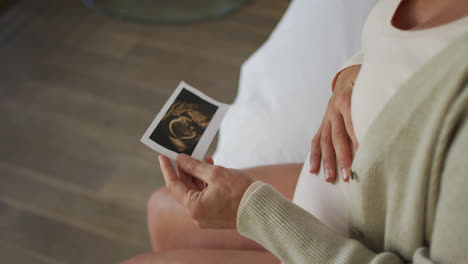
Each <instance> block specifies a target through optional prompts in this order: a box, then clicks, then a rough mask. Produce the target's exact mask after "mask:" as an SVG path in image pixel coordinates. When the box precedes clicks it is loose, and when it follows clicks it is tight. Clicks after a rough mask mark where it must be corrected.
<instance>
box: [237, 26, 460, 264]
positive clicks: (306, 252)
mask: <svg viewBox="0 0 468 264" xmlns="http://www.w3.org/2000/svg"><path fill="white" fill-rule="evenodd" d="M352 171H353V175H354V179H353V180H352V181H351V182H350V183H349V184H350V186H349V201H347V202H348V203H349V206H348V208H349V216H350V220H349V227H350V235H351V238H344V237H340V236H338V235H336V234H335V233H333V232H331V231H330V230H329V229H327V228H326V227H325V226H324V225H323V224H322V223H321V222H320V221H318V220H317V219H316V218H315V217H314V216H312V215H310V214H308V213H307V212H306V211H304V210H302V209H301V208H300V207H298V206H296V205H295V204H293V203H292V202H290V201H288V200H287V199H286V198H284V197H283V196H282V195H281V194H279V193H278V192H277V191H276V190H274V189H273V188H272V187H271V186H269V185H266V184H262V186H260V187H258V188H256V189H255V190H254V191H253V192H250V193H248V195H247V197H244V202H243V204H242V206H241V207H240V208H239V211H238V216H237V228H238V231H239V232H240V233H241V234H242V235H244V236H246V237H248V238H250V239H253V240H255V241H257V242H258V243H260V244H261V245H263V246H264V247H265V248H266V249H268V250H269V251H271V252H272V253H274V254H275V255H276V256H278V257H279V258H280V259H281V260H282V261H283V262H285V263H286V264H294V263H320V264H323V263H376V264H377V263H379V264H381V263H408V262H412V263H418V264H419V263H468V34H465V35H463V36H462V37H461V38H459V39H458V40H457V41H455V42H454V43H453V44H451V45H450V46H449V47H448V48H446V49H445V50H444V51H442V52H441V53H439V54H438V55H437V56H435V57H434V58H433V59H431V60H430V62H428V64H426V65H425V66H423V67H422V68H421V69H420V70H419V71H418V72H417V73H416V74H415V75H414V76H413V77H412V78H411V79H410V80H409V81H408V82H407V83H406V84H405V85H404V86H403V87H402V88H401V89H399V91H398V92H397V93H396V94H395V96H394V97H393V98H392V99H391V100H390V101H389V103H388V104H387V105H386V106H385V108H384V109H383V111H382V112H381V114H380V115H379V116H378V118H377V119H376V120H375V121H374V123H373V124H372V125H371V127H370V128H369V130H368V132H367V135H366V137H365V138H364V140H363V142H361V144H360V147H359V150H358V152H357V153H356V156H355V159H354V162H353V166H352ZM311 177H313V176H311ZM255 184H257V185H258V184H260V183H255ZM343 202H346V201H343Z"/></svg>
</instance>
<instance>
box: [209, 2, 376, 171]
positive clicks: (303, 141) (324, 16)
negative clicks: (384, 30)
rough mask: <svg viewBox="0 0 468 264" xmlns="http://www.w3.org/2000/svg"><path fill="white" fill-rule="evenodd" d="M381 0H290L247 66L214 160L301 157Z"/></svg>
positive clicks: (238, 164)
mask: <svg viewBox="0 0 468 264" xmlns="http://www.w3.org/2000/svg"><path fill="white" fill-rule="evenodd" d="M375 1H376V0H353V1H349V0H327V1H323V0H293V1H292V2H291V4H290V6H289V8H288V10H287V11H286V13H285V15H284V17H283V18H282V20H281V21H280V23H279V24H278V26H277V27H276V29H275V30H274V32H273V33H272V34H271V36H270V38H269V39H268V40H267V41H266V42H265V44H264V45H263V46H262V47H261V48H260V49H259V50H257V51H256V52H255V53H254V54H253V55H252V56H251V57H250V58H249V59H248V60H247V61H246V62H245V63H244V65H243V66H242V69H241V78H240V82H239V92H238V95H237V98H236V100H235V102H234V103H233V105H232V106H231V108H230V110H229V111H228V113H227V115H226V117H225V119H224V121H223V123H222V125H221V129H220V136H219V141H218V147H217V151H216V153H215V154H214V159H215V161H216V163H217V164H220V165H223V166H227V167H233V168H245V167H252V166H258V165H266V164H277V163H286V162H302V161H303V160H304V157H305V156H306V155H307V153H308V152H309V150H310V140H311V138H312V137H313V135H314V134H315V132H316V130H317V129H318V127H319V126H320V123H321V120H322V118H323V114H324V112H325V109H326V106H327V103H328V99H329V98H330V96H331V89H330V85H331V80H332V78H333V76H334V74H335V73H336V70H337V69H338V68H339V66H340V65H341V64H342V63H343V62H344V61H345V60H346V59H347V58H349V57H350V56H351V55H352V54H354V53H355V52H356V51H358V49H359V47H360V39H361V38H360V36H361V35H360V32H361V28H362V25H363V23H364V20H365V18H366V15H367V13H368V11H369V10H370V8H371V7H372V6H373V4H374V3H375Z"/></svg>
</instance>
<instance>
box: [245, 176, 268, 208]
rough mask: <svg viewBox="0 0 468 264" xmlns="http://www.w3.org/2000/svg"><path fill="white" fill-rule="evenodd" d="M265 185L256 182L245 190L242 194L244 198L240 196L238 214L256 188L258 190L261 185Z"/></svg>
mask: <svg viewBox="0 0 468 264" xmlns="http://www.w3.org/2000/svg"><path fill="white" fill-rule="evenodd" d="M264 184H265V183H263V182H261V181H256V182H254V183H252V184H251V185H250V186H249V188H247V190H246V191H245V193H244V196H242V200H241V202H240V204H239V209H238V212H239V211H241V209H242V208H243V207H244V205H245V203H246V202H247V200H248V199H249V197H250V195H251V194H252V193H254V192H255V191H256V190H257V189H258V188H260V187H261V186H262V185H264Z"/></svg>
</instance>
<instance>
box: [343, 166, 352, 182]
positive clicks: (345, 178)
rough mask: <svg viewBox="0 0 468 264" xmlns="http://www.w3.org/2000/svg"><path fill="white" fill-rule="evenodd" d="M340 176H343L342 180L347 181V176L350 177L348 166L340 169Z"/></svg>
mask: <svg viewBox="0 0 468 264" xmlns="http://www.w3.org/2000/svg"><path fill="white" fill-rule="evenodd" d="M341 177H342V178H343V181H345V182H349V178H350V177H351V172H350V169H349V168H343V169H341Z"/></svg>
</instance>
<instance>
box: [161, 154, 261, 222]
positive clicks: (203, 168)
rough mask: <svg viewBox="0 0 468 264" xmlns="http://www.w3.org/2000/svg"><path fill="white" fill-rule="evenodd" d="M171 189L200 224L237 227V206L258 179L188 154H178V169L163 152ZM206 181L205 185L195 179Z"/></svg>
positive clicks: (167, 181) (166, 177)
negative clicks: (175, 168)
mask: <svg viewBox="0 0 468 264" xmlns="http://www.w3.org/2000/svg"><path fill="white" fill-rule="evenodd" d="M159 162H160V165H161V170H162V173H163V175H164V180H165V182H166V186H167V189H168V190H169V192H170V193H171V194H172V196H173V197H174V198H175V199H176V200H177V202H179V203H180V204H181V205H182V206H183V207H185V209H186V210H187V212H188V214H189V215H190V216H191V217H192V218H193V220H195V223H196V224H197V225H198V226H199V227H200V228H216V229H235V228H236V227H237V223H236V222H237V221H236V219H237V210H238V208H239V204H240V201H241V200H242V197H243V195H244V193H245V191H246V190H247V188H248V187H249V186H250V185H251V184H252V183H254V182H255V180H254V178H252V177H251V176H249V175H248V174H246V173H244V172H242V171H239V170H234V169H227V168H224V167H221V166H215V165H213V164H209V163H205V162H202V161H199V160H196V159H194V158H192V157H190V156H188V155H185V154H180V155H179V156H178V157H177V161H176V163H177V171H178V173H176V172H175V170H174V167H173V166H172V164H171V161H170V160H169V159H168V158H167V157H166V156H163V155H160V156H159ZM194 178H195V179H198V180H201V181H203V182H204V183H206V184H205V186H204V187H202V188H200V185H198V184H197V185H198V186H197V185H196V184H194V182H195V181H193V179H194Z"/></svg>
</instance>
